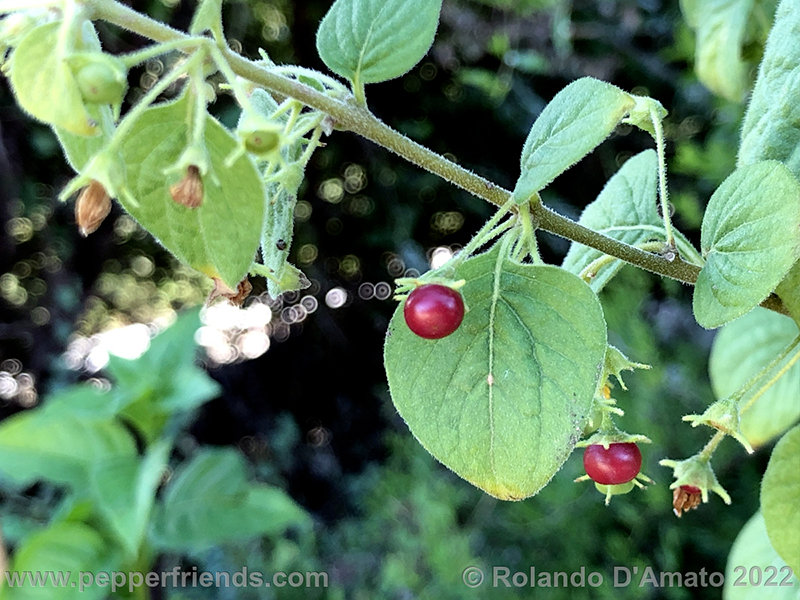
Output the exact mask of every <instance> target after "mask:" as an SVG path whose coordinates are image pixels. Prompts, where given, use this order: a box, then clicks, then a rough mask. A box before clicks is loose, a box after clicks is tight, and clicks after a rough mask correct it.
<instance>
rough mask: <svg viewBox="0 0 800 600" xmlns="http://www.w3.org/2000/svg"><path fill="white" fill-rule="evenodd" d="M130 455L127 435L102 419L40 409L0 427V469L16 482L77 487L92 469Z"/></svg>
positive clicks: (132, 450)
mask: <svg viewBox="0 0 800 600" xmlns="http://www.w3.org/2000/svg"><path fill="white" fill-rule="evenodd" d="M131 456H136V444H135V443H134V440H133V438H132V437H131V435H130V433H128V431H127V430H126V429H125V428H124V427H123V426H122V425H121V424H119V423H117V422H115V421H113V420H111V419H110V418H109V417H106V416H103V415H100V416H97V417H94V418H92V417H91V416H90V415H86V414H81V415H73V414H69V413H67V412H66V411H64V410H61V409H56V410H49V409H48V407H47V406H44V407H42V408H37V409H34V410H29V411H25V412H22V413H19V414H16V415H14V416H11V417H9V418H7V419H5V420H4V421H3V422H2V423H0V470H1V471H2V472H3V474H4V475H6V476H8V477H10V478H11V479H12V480H14V481H17V482H20V483H32V482H34V481H36V480H39V479H49V480H51V481H54V482H57V483H62V484H67V485H70V486H72V487H73V488H75V489H82V487H83V486H85V485H86V482H87V479H88V473H89V470H90V469H92V468H94V467H95V465H97V464H98V463H101V462H103V461H113V460H115V459H117V458H124V457H131Z"/></svg>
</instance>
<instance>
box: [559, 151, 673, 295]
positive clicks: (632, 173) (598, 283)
mask: <svg viewBox="0 0 800 600" xmlns="http://www.w3.org/2000/svg"><path fill="white" fill-rule="evenodd" d="M657 187H658V157H657V156H656V153H655V151H654V150H645V151H644V152H640V153H639V154H637V155H636V156H634V157H633V158H631V159H629V160H628V161H627V162H625V164H624V165H622V167H621V168H620V170H619V171H617V172H616V173H615V174H614V176H613V177H611V179H609V180H608V182H607V183H606V185H605V187H604V188H603V191H602V192H600V195H598V196H597V199H596V200H595V201H594V202H592V203H591V204H589V205H588V206H587V207H586V208H585V209H584V211H583V213H582V214H581V218H580V219H579V220H578V223H580V224H581V225H583V226H585V227H588V228H590V229H593V230H595V231H597V232H599V233H603V234H605V235H607V236H609V237H613V238H614V239H617V240H619V241H621V242H625V243H626V244H630V245H633V246H635V245H636V244H640V243H643V242H647V241H650V240H654V239H666V238H665V235H664V223H663V220H662V219H661V217H659V216H658V211H657V210H656V204H657V201H658V199H657ZM601 256H603V253H602V252H600V251H599V250H595V249H594V248H590V247H589V246H584V245H583V244H579V243H577V242H574V243H573V244H572V245H571V246H570V249H569V252H567V255H566V256H565V257H564V263H563V264H562V265H561V266H562V267H563V268H564V269H566V270H567V271H569V272H570V273H574V274H575V275H580V273H581V272H582V271H583V270H584V269H585V268H586V267H587V266H588V265H589V264H591V263H592V262H593V261H595V260H597V259H598V258H600V257H601ZM623 265H624V262H623V261H621V260H614V261H612V262H610V263H609V264H607V265H605V266H603V267H602V268H601V269H599V270H598V271H597V274H596V276H595V277H594V278H593V279H592V281H591V283H590V285H591V287H592V289H593V290H594V291H595V292H599V291H600V290H601V289H603V287H605V285H606V284H607V283H608V282H609V281H610V280H611V279H612V278H613V277H614V275H616V274H617V272H618V271H619V270H620V269H621V268H622V266H623Z"/></svg>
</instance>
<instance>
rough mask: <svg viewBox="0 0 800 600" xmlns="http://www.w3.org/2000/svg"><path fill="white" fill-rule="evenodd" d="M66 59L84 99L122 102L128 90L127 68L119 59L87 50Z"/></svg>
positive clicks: (95, 102)
mask: <svg viewBox="0 0 800 600" xmlns="http://www.w3.org/2000/svg"><path fill="white" fill-rule="evenodd" d="M68 60H69V64H70V66H71V68H72V72H73V74H74V75H75V82H76V83H77V84H78V89H79V90H80V92H81V97H82V98H83V99H84V101H86V102H88V103H90V104H111V105H118V104H120V103H121V102H122V99H123V98H124V97H125V92H126V91H127V90H128V79H127V78H128V70H127V68H126V67H125V64H124V63H123V62H122V61H121V60H120V59H118V58H116V57H115V56H111V55H109V54H104V53H102V52H87V53H78V54H74V55H72V56H70V57H69V59H68Z"/></svg>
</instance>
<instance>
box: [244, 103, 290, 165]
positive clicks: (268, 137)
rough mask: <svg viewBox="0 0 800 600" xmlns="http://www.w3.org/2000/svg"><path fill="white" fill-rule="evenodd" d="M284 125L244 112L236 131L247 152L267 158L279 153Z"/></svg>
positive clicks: (253, 113) (256, 114)
mask: <svg viewBox="0 0 800 600" xmlns="http://www.w3.org/2000/svg"><path fill="white" fill-rule="evenodd" d="M283 130H284V125H283V124H282V123H278V122H276V121H271V120H270V119H268V118H266V117H264V116H262V115H260V114H258V113H255V112H250V111H245V112H244V113H243V114H242V118H241V120H240V121H239V126H238V127H237V129H236V131H237V134H238V135H239V138H240V139H241V140H242V143H243V144H244V147H245V148H246V149H247V151H248V152H252V153H253V154H256V155H258V156H268V155H270V154H273V153H277V152H279V151H280V148H281V142H282V141H283Z"/></svg>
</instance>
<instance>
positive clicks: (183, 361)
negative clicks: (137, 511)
mask: <svg viewBox="0 0 800 600" xmlns="http://www.w3.org/2000/svg"><path fill="white" fill-rule="evenodd" d="M199 327H200V317H199V313H198V311H196V310H192V311H188V312H186V313H184V314H182V315H181V316H180V317H179V318H178V320H177V321H176V322H175V323H174V324H173V325H172V326H170V327H169V328H167V329H166V330H165V331H163V332H162V333H161V334H159V335H158V336H156V337H155V338H154V339H153V340H151V342H150V347H149V348H148V349H147V352H145V353H144V354H142V356H140V357H139V358H137V359H134V360H126V359H123V358H119V357H117V356H110V357H109V361H108V365H107V367H106V371H107V372H108V374H109V375H110V376H111V378H112V380H113V381H114V384H115V386H114V392H113V393H114V394H115V396H116V397H117V398H118V401H117V404H118V410H119V411H120V412H121V413H122V414H123V415H124V416H125V417H126V418H127V419H128V420H130V421H131V422H132V423H133V424H134V425H135V426H136V427H137V428H138V429H139V431H140V433H141V434H142V435H143V436H144V437H145V438H146V439H147V440H154V439H156V438H157V437H158V436H159V435H160V434H161V431H162V429H163V427H164V425H165V424H166V421H167V417H168V416H169V415H171V414H173V413H176V412H181V411H189V410H192V409H194V408H196V407H198V406H200V405H201V404H202V403H204V402H207V401H208V400H211V399H212V398H214V397H215V396H217V395H219V392H220V387H219V385H218V384H217V383H216V382H215V381H214V380H213V379H211V377H209V376H208V374H207V373H206V372H205V371H204V370H203V369H201V368H200V367H198V366H197V365H195V363H194V358H195V354H196V347H197V346H196V344H195V341H194V334H195V332H196V331H197V329H198V328H199Z"/></svg>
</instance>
